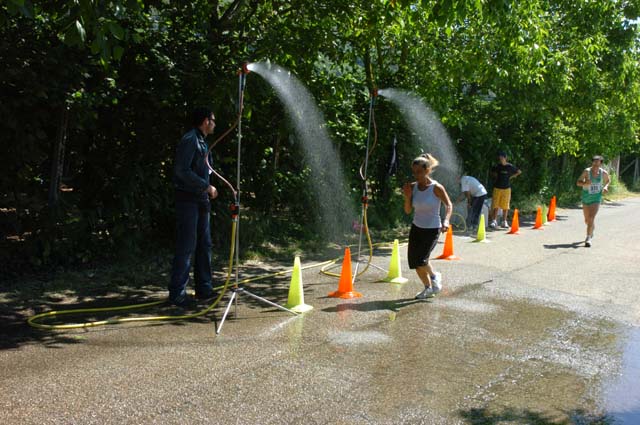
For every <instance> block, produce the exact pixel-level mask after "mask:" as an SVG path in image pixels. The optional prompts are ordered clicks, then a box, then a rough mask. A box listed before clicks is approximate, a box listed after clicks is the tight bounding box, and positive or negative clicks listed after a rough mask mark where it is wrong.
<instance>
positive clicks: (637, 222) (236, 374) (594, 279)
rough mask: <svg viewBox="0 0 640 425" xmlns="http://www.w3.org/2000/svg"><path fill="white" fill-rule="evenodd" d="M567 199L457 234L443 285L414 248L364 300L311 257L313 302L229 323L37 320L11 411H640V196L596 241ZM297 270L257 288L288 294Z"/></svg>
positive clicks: (499, 415)
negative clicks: (532, 214)
mask: <svg viewBox="0 0 640 425" xmlns="http://www.w3.org/2000/svg"><path fill="white" fill-rule="evenodd" d="M557 215H558V220H557V221H556V222H553V223H550V224H548V225H547V226H545V227H544V230H533V229H531V224H530V223H526V222H521V229H520V234H519V235H508V234H506V232H505V231H497V232H488V239H489V240H490V242H489V243H483V244H479V243H472V242H471V240H470V239H469V238H464V237H454V250H455V253H456V254H457V255H458V256H460V257H461V260H459V261H442V260H440V261H436V262H435V265H436V267H437V268H438V270H439V271H441V272H442V273H443V276H444V285H445V290H444V291H443V293H442V294H440V295H439V296H438V297H436V298H435V299H432V300H427V301H416V300H414V299H413V296H414V295H415V293H416V292H418V290H419V289H420V286H419V284H418V283H417V279H416V277H415V275H414V273H413V272H412V271H410V270H408V269H407V264H406V261H405V259H406V246H401V249H400V253H401V256H402V259H403V262H402V264H403V274H404V276H405V277H408V278H409V279H410V281H409V283H406V284H404V285H392V284H388V283H382V282H379V280H380V279H381V278H383V277H384V276H385V274H384V273H383V272H381V271H379V270H377V269H375V268H370V269H369V270H367V272H366V273H364V274H363V275H362V276H361V277H360V278H359V279H358V280H357V281H356V288H355V289H356V290H357V291H360V292H361V293H363V295H364V296H363V297H362V298H358V299H353V300H341V299H335V298H328V297H327V294H328V293H329V292H331V291H333V290H335V289H336V287H337V280H336V279H333V278H329V277H327V276H324V275H321V274H319V273H318V270H317V269H310V270H307V271H305V272H304V273H303V284H304V290H305V301H306V303H307V304H311V305H313V306H314V309H313V310H312V311H310V312H308V313H305V314H304V315H303V316H292V315H289V314H288V313H286V312H282V311H279V310H276V309H273V308H271V307H268V306H266V305H263V304H261V303H259V302H257V301H255V300H254V299H252V298H250V297H247V296H246V295H243V296H241V297H240V302H239V304H238V308H237V316H236V317H234V318H231V319H229V320H227V321H226V322H225V325H224V327H223V329H222V332H221V334H220V335H218V336H216V334H215V328H214V325H213V323H212V321H211V320H209V319H202V320H200V319H199V320H193V321H188V322H177V323H164V324H157V323H156V324H147V325H144V324H143V325H140V324H138V325H118V326H108V327H102V328H92V329H89V330H77V331H66V332H54V333H47V334H46V335H44V336H43V334H42V333H38V335H37V336H38V337H37V338H36V337H34V338H32V339H29V338H26V339H25V342H23V343H20V344H16V345H15V346H12V347H11V348H7V349H3V350H2V351H0V423H1V424H185V423H189V424H191V423H192V424H233V423H236V424H302V423H304V424H325V423H331V424H399V423H406V424H419V423H424V424H497V423H530V424H555V423H579V424H596V423H598V424H613V423H616V424H618V423H623V424H624V423H626V424H637V423H640V385H639V384H638V382H640V361H639V360H638V359H639V358H640V331H639V330H638V329H639V327H640V302H639V301H640V244H639V243H638V241H639V240H640V198H633V199H627V200H623V201H620V202H618V203H609V204H607V205H604V206H603V207H602V208H601V211H600V213H599V215H598V217H597V222H596V223H597V227H596V235H595V238H594V241H593V242H594V243H593V247H592V248H584V247H583V245H582V241H583V240H584V224H583V222H582V211H581V210H579V209H571V210H558V212H557ZM373 237H374V239H375V229H374V234H373ZM441 242H442V241H441ZM441 250H442V244H440V245H439V246H438V247H437V248H436V253H437V254H439V253H440V252H441ZM389 257H390V250H389V249H381V250H378V251H377V252H376V256H375V258H374V263H375V264H377V265H378V266H380V267H384V268H387V267H388V264H389ZM302 262H303V264H305V258H302ZM288 284H289V278H288V277H285V278H282V279H279V280H275V279H274V280H270V281H265V282H260V283H256V284H255V285H251V286H250V287H248V289H249V290H251V291H252V292H254V293H256V294H258V295H260V296H264V297H265V298H268V299H271V300H274V301H276V302H278V303H280V304H284V302H285V301H286V296H287V288H288ZM221 309H222V305H221V306H219V307H218V308H217V309H216V311H217V316H218V317H219V316H220V315H221Z"/></svg>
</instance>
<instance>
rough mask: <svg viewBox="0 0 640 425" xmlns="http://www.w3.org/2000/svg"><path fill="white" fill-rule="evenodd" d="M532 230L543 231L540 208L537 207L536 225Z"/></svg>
mask: <svg viewBox="0 0 640 425" xmlns="http://www.w3.org/2000/svg"><path fill="white" fill-rule="evenodd" d="M533 228H534V229H536V230H544V228H543V227H542V207H538V212H537V213H536V224H534V225H533Z"/></svg>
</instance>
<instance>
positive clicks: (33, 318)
mask: <svg viewBox="0 0 640 425" xmlns="http://www.w3.org/2000/svg"><path fill="white" fill-rule="evenodd" d="M236 225H237V221H236V220H234V221H233V223H232V225H231V241H232V243H231V250H230V253H229V269H228V271H227V279H226V281H225V283H224V284H223V285H220V286H217V287H215V288H214V289H215V290H219V289H222V291H221V292H220V294H219V295H218V297H217V298H216V299H215V300H214V301H213V302H212V303H211V305H209V306H208V307H207V308H205V309H204V310H201V311H198V312H196V313H192V314H184V315H176V316H143V317H128V318H114V319H107V320H99V321H93V322H84V323H71V324H61V325H47V324H43V323H39V321H40V320H41V319H48V318H53V317H61V316H65V315H72V314H93V313H104V312H116V311H127V310H136V309H143V308H148V307H153V306H158V305H162V304H165V303H166V301H165V300H162V301H153V302H149V303H143V304H132V305H125V306H121V307H104V308H81V309H73V310H62V311H49V312H46V313H41V314H36V315H34V316H31V317H29V319H27V323H28V324H29V326H32V327H34V328H37V329H43V330H63V329H81V328H90V327H96V326H104V325H115V324H120V323H131V322H151V321H174V320H188V319H193V318H195V317H200V316H203V315H205V314H207V313H209V312H210V311H211V310H213V309H214V308H215V307H216V306H217V305H218V303H219V302H220V300H221V299H222V297H223V296H224V294H225V292H226V290H227V288H228V287H229V283H230V282H231V271H232V269H233V256H234V254H235V243H233V241H235V233H236ZM335 262H336V260H330V261H324V262H321V263H317V264H311V265H309V266H305V267H302V268H301V269H302V270H306V269H310V268H314V267H321V266H326V265H327V264H333V263H335ZM291 271H292V270H283V271H279V272H275V273H271V274H267V275H262V276H256V277H252V278H248V279H244V280H242V281H240V282H239V283H241V284H244V283H249V282H255V281H258V280H262V279H268V278H271V277H276V276H280V275H284V274H288V273H291Z"/></svg>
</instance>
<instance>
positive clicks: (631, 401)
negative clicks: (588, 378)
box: [603, 328, 640, 425]
mask: <svg viewBox="0 0 640 425" xmlns="http://www.w3.org/2000/svg"><path fill="white" fill-rule="evenodd" d="M623 338H624V340H623V344H624V346H623V348H622V364H621V367H620V373H619V374H618V375H617V376H615V377H612V379H611V380H610V381H609V382H605V384H604V390H603V391H604V408H605V410H606V411H607V412H608V415H607V416H608V417H609V418H611V419H612V422H613V423H614V424H619V425H631V424H633V425H636V424H640V328H632V329H630V330H629V332H628V333H627V334H626V335H624V336H623Z"/></svg>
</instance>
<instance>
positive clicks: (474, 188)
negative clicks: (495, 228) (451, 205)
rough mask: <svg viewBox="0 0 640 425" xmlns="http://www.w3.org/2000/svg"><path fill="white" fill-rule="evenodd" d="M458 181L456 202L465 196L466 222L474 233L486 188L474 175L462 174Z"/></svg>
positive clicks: (485, 197)
mask: <svg viewBox="0 0 640 425" xmlns="http://www.w3.org/2000/svg"><path fill="white" fill-rule="evenodd" d="M459 181H460V190H461V192H462V193H460V196H459V197H458V199H456V204H457V203H458V202H460V201H461V200H462V198H463V197H466V198H467V207H468V210H469V213H468V214H467V224H468V226H469V231H470V232H472V233H474V232H475V231H477V230H478V222H479V220H480V214H481V213H482V206H483V205H484V201H485V199H487V189H485V188H484V186H483V185H482V183H480V182H479V181H478V180H477V179H476V178H475V177H471V176H467V175H462V176H460V177H459Z"/></svg>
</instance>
